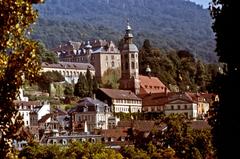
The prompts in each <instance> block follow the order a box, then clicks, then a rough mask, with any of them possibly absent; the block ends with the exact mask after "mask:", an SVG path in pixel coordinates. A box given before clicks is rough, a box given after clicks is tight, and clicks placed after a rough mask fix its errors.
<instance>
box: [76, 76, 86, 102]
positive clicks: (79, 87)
mask: <svg viewBox="0 0 240 159" xmlns="http://www.w3.org/2000/svg"><path fill="white" fill-rule="evenodd" d="M74 95H75V96H78V97H86V96H88V87H87V80H86V77H85V76H84V75H83V74H82V73H80V75H79V78H78V82H77V83H76V84H75V86H74Z"/></svg>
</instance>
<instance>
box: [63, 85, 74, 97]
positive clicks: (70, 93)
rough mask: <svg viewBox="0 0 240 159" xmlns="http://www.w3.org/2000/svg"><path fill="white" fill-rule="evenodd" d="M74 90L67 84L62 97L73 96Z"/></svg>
mask: <svg viewBox="0 0 240 159" xmlns="http://www.w3.org/2000/svg"><path fill="white" fill-rule="evenodd" d="M73 93H74V90H73V87H72V85H71V84H67V85H66V86H65V89H64V95H65V96H69V97H71V96H73Z"/></svg>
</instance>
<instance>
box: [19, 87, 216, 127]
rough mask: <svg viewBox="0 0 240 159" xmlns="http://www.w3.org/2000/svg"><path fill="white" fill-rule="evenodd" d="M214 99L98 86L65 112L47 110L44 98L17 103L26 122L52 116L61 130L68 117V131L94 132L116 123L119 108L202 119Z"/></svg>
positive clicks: (204, 95)
mask: <svg viewBox="0 0 240 159" xmlns="http://www.w3.org/2000/svg"><path fill="white" fill-rule="evenodd" d="M216 100H218V98H217V96H216V95H214V94H209V93H191V92H163V93H150V94H142V95H140V96H137V95H135V94H134V93H133V92H131V91H128V90H118V89H107V88H99V89H98V90H97V92H96V99H94V98H90V97H86V98H83V99H81V100H79V101H78V103H77V104H76V105H74V106H73V108H72V109H70V110H69V111H68V112H65V111H63V110H61V109H60V108H55V109H54V110H50V104H49V103H47V102H37V101H21V102H16V104H17V107H18V109H19V113H20V114H21V115H22V116H23V119H24V124H25V126H30V127H31V126H39V123H48V122H50V121H52V120H51V119H53V118H54V119H55V120H56V121H58V122H59V124H60V125H59V127H61V128H62V129H63V130H64V129H65V127H66V125H67V124H66V122H65V121H67V120H69V122H68V124H70V125H71V129H72V130H71V131H76V132H93V131H94V130H95V129H109V128H112V127H114V126H116V125H117V122H118V121H119V119H117V117H115V116H114V114H115V113H120V112H123V113H138V112H155V113H165V114H166V115H169V114H171V113H183V114H185V115H186V116H187V117H188V118H189V119H193V120H197V119H203V118H205V117H207V116H208V110H209V109H210V107H211V104H212V102H214V101H216ZM53 114H55V115H53ZM85 124H86V126H87V130H86V128H85ZM70 125H69V126H70Z"/></svg>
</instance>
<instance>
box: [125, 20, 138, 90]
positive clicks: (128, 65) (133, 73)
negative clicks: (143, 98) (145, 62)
mask: <svg viewBox="0 0 240 159" xmlns="http://www.w3.org/2000/svg"><path fill="white" fill-rule="evenodd" d="M138 52H139V51H138V48H137V46H136V45H135V44H134V43H133V34H132V28H131V26H130V25H129V23H128V24H127V28H126V33H125V36H124V39H123V44H122V46H121V48H120V53H121V79H120V89H125V90H131V91H133V92H134V93H135V94H139V91H140V81H139V71H138V68H139V64H138Z"/></svg>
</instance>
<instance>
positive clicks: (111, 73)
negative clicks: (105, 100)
mask: <svg viewBox="0 0 240 159" xmlns="http://www.w3.org/2000/svg"><path fill="white" fill-rule="evenodd" d="M120 77H121V70H120V68H116V69H107V70H106V71H105V72H104V73H103V77H102V79H101V87H104V88H114V89H117V88H118V87H119V79H120Z"/></svg>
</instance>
